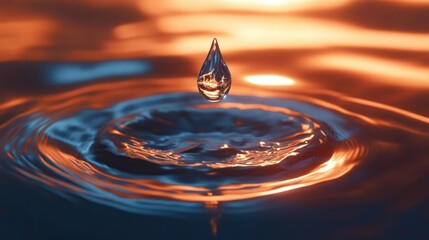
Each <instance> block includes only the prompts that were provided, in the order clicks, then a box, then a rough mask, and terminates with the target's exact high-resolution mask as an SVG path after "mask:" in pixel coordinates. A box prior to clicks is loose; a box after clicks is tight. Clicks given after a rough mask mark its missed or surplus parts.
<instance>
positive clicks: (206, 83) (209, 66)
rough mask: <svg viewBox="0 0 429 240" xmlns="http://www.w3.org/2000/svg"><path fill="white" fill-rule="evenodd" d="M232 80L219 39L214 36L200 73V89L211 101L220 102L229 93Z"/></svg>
mask: <svg viewBox="0 0 429 240" xmlns="http://www.w3.org/2000/svg"><path fill="white" fill-rule="evenodd" d="M231 82H232V79H231V73H230V72H229V69H228V66H227V65H226V63H225V60H223V58H222V54H221V53H220V48H219V45H218V43H217V39H216V38H214V39H213V42H212V45H211V47H210V51H209V53H208V54H207V57H206V60H205V61H204V63H203V66H202V67H201V70H200V73H198V80H197V86H198V90H199V91H200V93H201V95H203V96H204V97H205V98H206V99H207V100H209V101H210V102H219V101H220V100H222V99H224V98H225V97H226V96H227V95H228V93H229V90H230V89H231Z"/></svg>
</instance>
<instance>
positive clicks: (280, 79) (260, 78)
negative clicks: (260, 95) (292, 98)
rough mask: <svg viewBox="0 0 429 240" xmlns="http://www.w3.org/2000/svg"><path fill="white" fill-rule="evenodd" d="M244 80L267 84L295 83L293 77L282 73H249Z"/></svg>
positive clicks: (285, 84) (282, 84) (283, 84)
mask: <svg viewBox="0 0 429 240" xmlns="http://www.w3.org/2000/svg"><path fill="white" fill-rule="evenodd" d="M244 80H245V81H247V82H249V83H252V84H256V85H265V86H287V85H294V84H295V81H294V80H293V79H291V78H288V77H284V76H280V75H249V76H245V77H244Z"/></svg>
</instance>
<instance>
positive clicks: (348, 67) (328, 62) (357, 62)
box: [304, 53, 429, 87]
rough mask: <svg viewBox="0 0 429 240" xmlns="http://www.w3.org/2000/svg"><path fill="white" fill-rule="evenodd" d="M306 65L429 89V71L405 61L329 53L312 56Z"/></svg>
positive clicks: (389, 82)
mask: <svg viewBox="0 0 429 240" xmlns="http://www.w3.org/2000/svg"><path fill="white" fill-rule="evenodd" d="M304 64H305V65H308V66H310V67H314V68H328V69H335V70H341V71H349V72H352V73H356V74H361V75H365V76H366V77H370V78H371V79H373V80H375V81H377V82H383V83H386V84H397V85H403V86H412V87H429V81H428V76H429V69H428V68H427V67H425V66H422V65H418V64H412V63H407V62H404V61H403V60H390V59H386V58H380V57H373V56H369V55H363V54H353V53H329V54H323V55H318V56H312V57H311V58H309V59H307V60H306V61H305V62H304Z"/></svg>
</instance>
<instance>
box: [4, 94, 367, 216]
mask: <svg viewBox="0 0 429 240" xmlns="http://www.w3.org/2000/svg"><path fill="white" fill-rule="evenodd" d="M72 96H73V97H72V98H71V97H70V95H67V94H66V95H65V96H64V99H61V98H60V97H59V96H55V97H52V98H50V97H47V98H46V97H45V98H39V99H31V101H30V100H28V99H21V100H15V102H10V103H9V105H7V106H6V105H5V106H3V108H2V110H3V111H4V112H5V113H7V112H8V111H9V112H10V111H12V110H11V109H13V107H14V106H20V107H21V108H26V109H27V110H26V111H24V112H23V113H21V114H18V115H16V116H14V117H11V118H10V120H9V121H8V122H6V123H4V124H3V125H1V129H0V135H1V137H2V139H7V140H8V141H2V143H4V144H3V145H2V146H1V148H2V150H3V151H2V155H3V156H2V159H3V161H2V163H1V165H2V166H3V168H5V169H7V170H8V172H9V173H10V172H14V173H15V174H16V175H17V176H20V177H22V178H24V179H26V180H28V181H31V182H33V183H37V184H39V185H41V186H43V187H45V188H47V189H48V190H51V191H53V192H55V193H58V194H61V195H63V196H66V197H72V198H73V197H79V198H84V199H88V200H90V201H94V202H97V203H100V204H105V205H109V206H113V207H116V208H119V209H123V210H127V211H132V212H138V213H156V214H161V213H162V212H165V213H170V212H172V211H174V212H177V211H179V212H180V211H186V212H191V211H199V210H202V209H204V206H207V204H218V203H225V204H227V203H228V202H231V201H245V200H250V199H254V198H257V197H262V196H268V195H274V194H278V193H282V192H287V191H290V190H293V189H297V188H302V187H306V186H311V185H314V184H318V183H321V182H325V181H328V180H333V179H336V178H339V177H341V176H343V175H344V174H346V173H347V172H349V171H350V170H351V169H352V168H353V167H354V166H355V165H356V164H358V162H359V159H360V158H361V157H362V156H363V154H364V153H365V146H364V144H363V143H361V142H359V141H356V136H357V135H359V134H360V132H361V129H362V128H363V125H362V123H363V120H362V119H359V118H358V117H355V118H351V117H350V116H349V115H350V114H349V115H347V114H346V113H345V112H339V111H336V110H335V109H329V108H326V107H322V106H320V105H318V104H315V103H311V102H306V101H302V100H296V99H281V98H278V99H277V98H269V99H268V98H262V97H250V96H240V97H231V98H230V99H229V101H228V102H225V103H218V104H207V102H205V100H204V99H202V98H201V96H199V95H198V94H194V93H186V92H185V93H168V94H157V95H152V96H143V97H140V98H131V99H128V100H127V99H124V100H122V101H114V102H112V103H111V104H108V103H103V104H107V105H103V104H101V103H100V102H97V100H96V99H97V98H96V96H91V95H90V94H88V92H84V93H82V92H79V94H76V95H72ZM54 99H56V100H54ZM58 100H59V101H58ZM61 100H63V101H61ZM54 101H58V103H57V104H55V103H54Z"/></svg>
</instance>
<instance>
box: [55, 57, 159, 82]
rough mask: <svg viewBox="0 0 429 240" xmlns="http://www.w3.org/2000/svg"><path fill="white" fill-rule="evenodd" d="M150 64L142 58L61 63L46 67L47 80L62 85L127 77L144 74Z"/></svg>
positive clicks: (148, 69)
mask: <svg viewBox="0 0 429 240" xmlns="http://www.w3.org/2000/svg"><path fill="white" fill-rule="evenodd" d="M150 69H151V65H150V63H149V62H147V61H142V60H115V61H108V62H100V63H63V64H58V63H56V64H53V65H51V66H50V67H49V68H48V71H47V81H48V83H49V84H51V85H64V84H72V83H79V82H87V81H93V80H98V79H103V78H112V77H129V76H136V75H142V74H146V73H148V72H149V71H150Z"/></svg>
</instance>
